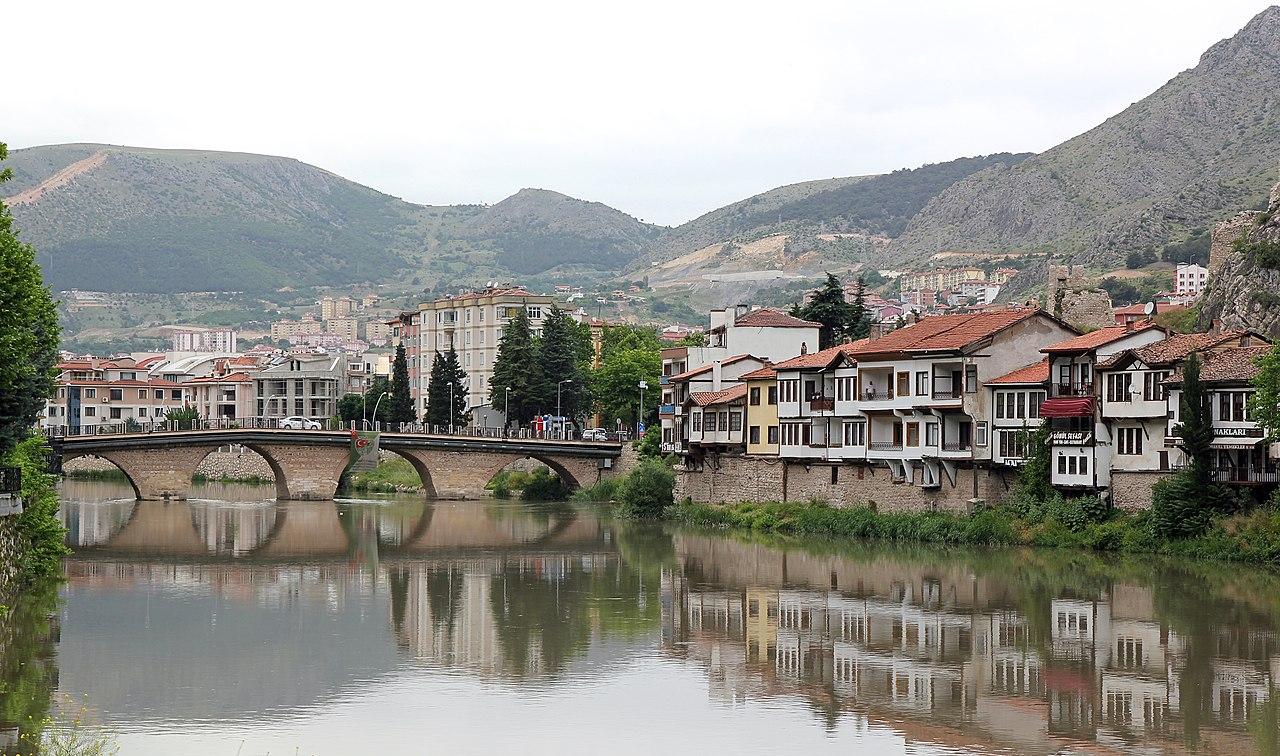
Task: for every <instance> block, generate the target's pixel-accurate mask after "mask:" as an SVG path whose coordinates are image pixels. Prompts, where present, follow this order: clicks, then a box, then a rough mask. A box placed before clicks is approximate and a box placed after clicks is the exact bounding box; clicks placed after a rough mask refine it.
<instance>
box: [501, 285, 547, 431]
mask: <svg viewBox="0 0 1280 756" xmlns="http://www.w3.org/2000/svg"><path fill="white" fill-rule="evenodd" d="M508 392H509V394H508ZM489 401H490V402H491V403H492V405H493V407H494V408H495V409H502V410H503V411H507V412H508V413H509V414H508V415H507V418H506V422H507V424H508V425H510V424H511V423H515V424H516V425H524V424H526V423H528V422H529V421H531V420H532V419H533V417H534V415H538V414H541V413H542V412H543V411H544V409H545V408H546V405H547V396H546V380H545V379H544V377H543V376H542V372H541V370H540V369H539V361H538V344H537V341H536V339H534V335H533V327H532V326H531V324H530V323H529V315H528V313H527V312H525V309H524V308H523V307H521V308H519V309H517V310H516V313H515V316H514V317H512V318H511V319H509V320H508V321H507V324H506V325H505V326H504V327H503V329H502V338H501V339H500V340H499V341H498V355H497V357H496V358H495V359H494V361H493V377H492V379H490V382H489Z"/></svg>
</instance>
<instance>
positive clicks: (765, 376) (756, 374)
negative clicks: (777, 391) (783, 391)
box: [739, 366, 778, 381]
mask: <svg viewBox="0 0 1280 756" xmlns="http://www.w3.org/2000/svg"><path fill="white" fill-rule="evenodd" d="M777 377H778V371H777V370H774V369H773V367H772V366H765V367H762V368H760V369H759V370H752V371H751V372H750V373H747V374H745V375H743V376H742V377H741V378H740V379H739V380H743V381H768V380H772V379H774V378H777Z"/></svg>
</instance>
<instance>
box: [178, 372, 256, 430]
mask: <svg viewBox="0 0 1280 756" xmlns="http://www.w3.org/2000/svg"><path fill="white" fill-rule="evenodd" d="M184 385H185V386H186V387H187V389H188V390H189V391H190V392H191V406H193V407H195V408H196V410H197V411H198V412H199V413H200V417H202V418H209V419H223V420H238V419H241V418H249V417H253V415H254V408H255V403H254V383H253V376H252V374H250V373H248V372H245V371H237V372H234V373H225V374H221V375H209V376H205V377H203V378H193V379H192V380H190V381H188V382H187V383H186V384H184Z"/></svg>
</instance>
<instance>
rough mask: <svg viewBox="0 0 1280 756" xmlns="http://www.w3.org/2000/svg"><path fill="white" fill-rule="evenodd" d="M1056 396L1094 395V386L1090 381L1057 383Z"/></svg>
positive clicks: (1054, 385)
mask: <svg viewBox="0 0 1280 756" xmlns="http://www.w3.org/2000/svg"><path fill="white" fill-rule="evenodd" d="M1053 395H1054V396H1093V386H1092V385H1091V384H1088V383H1055V384H1053Z"/></svg>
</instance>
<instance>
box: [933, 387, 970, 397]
mask: <svg viewBox="0 0 1280 756" xmlns="http://www.w3.org/2000/svg"><path fill="white" fill-rule="evenodd" d="M962 395H963V394H962V393H961V391H960V389H959V388H941V389H940V388H935V389H934V390H933V398H934V399H959V398H961V396H962Z"/></svg>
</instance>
